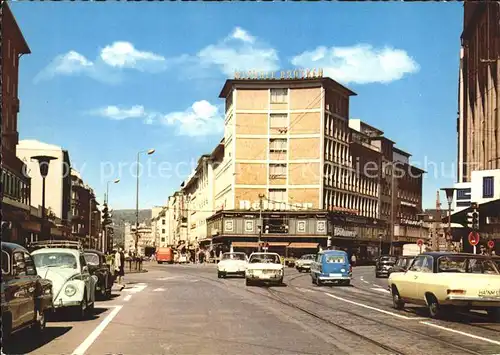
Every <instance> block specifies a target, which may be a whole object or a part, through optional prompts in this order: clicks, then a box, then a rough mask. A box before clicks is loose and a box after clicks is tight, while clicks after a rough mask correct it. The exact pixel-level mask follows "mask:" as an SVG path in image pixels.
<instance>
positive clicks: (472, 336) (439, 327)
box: [420, 322, 500, 345]
mask: <svg viewBox="0 0 500 355" xmlns="http://www.w3.org/2000/svg"><path fill="white" fill-rule="evenodd" d="M420 323H422V324H425V325H428V326H430V327H434V328H438V329H441V330H446V331H448V332H452V333H456V334H460V335H463V336H466V337H469V338H473V339H477V340H482V341H485V342H487V343H491V344H495V345H500V341H496V340H492V339H488V338H485V337H481V336H479V335H474V334H470V333H465V332H461V331H460V330H455V329H451V328H446V327H443V326H440V325H437V324H434V323H431V322H420Z"/></svg>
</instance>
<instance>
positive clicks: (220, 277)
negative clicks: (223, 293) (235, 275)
mask: <svg viewBox="0 0 500 355" xmlns="http://www.w3.org/2000/svg"><path fill="white" fill-rule="evenodd" d="M217 278H218V279H222V274H221V273H220V272H219V271H218V272H217Z"/></svg>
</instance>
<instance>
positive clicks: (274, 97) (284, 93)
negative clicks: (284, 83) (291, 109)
mask: <svg viewBox="0 0 500 355" xmlns="http://www.w3.org/2000/svg"><path fill="white" fill-rule="evenodd" d="M287 102H288V89H271V103H272V104H286V103H287Z"/></svg>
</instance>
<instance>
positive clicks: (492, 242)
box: [488, 240, 495, 249]
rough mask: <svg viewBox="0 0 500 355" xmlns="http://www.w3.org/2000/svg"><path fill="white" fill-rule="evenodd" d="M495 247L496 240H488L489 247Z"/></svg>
mask: <svg viewBox="0 0 500 355" xmlns="http://www.w3.org/2000/svg"><path fill="white" fill-rule="evenodd" d="M494 247H495V242H494V241H493V240H488V248H490V249H493V248H494Z"/></svg>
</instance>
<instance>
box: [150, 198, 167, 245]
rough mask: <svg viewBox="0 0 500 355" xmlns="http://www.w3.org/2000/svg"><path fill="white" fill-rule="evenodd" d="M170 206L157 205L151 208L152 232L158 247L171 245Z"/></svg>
mask: <svg viewBox="0 0 500 355" xmlns="http://www.w3.org/2000/svg"><path fill="white" fill-rule="evenodd" d="M168 217H169V216H168V206H155V207H153V208H152V210H151V233H152V234H153V238H154V240H155V245H156V247H157V248H164V247H167V246H169V245H171V241H170V239H171V238H170V219H169V218H168Z"/></svg>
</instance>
